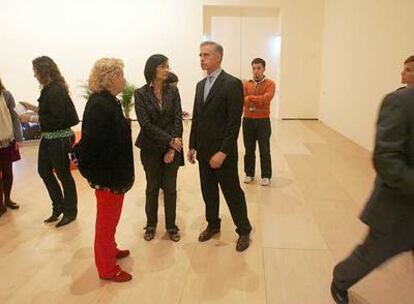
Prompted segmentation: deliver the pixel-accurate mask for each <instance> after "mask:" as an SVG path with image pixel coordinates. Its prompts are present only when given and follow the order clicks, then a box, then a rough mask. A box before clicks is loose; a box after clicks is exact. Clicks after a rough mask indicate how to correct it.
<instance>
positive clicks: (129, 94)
mask: <svg viewBox="0 0 414 304" xmlns="http://www.w3.org/2000/svg"><path fill="white" fill-rule="evenodd" d="M80 88H81V89H82V95H81V97H83V98H84V99H85V100H88V99H89V96H90V95H91V94H92V93H91V91H90V90H89V87H88V84H87V83H86V82H85V81H82V82H81V84H80ZM134 92H135V86H134V85H133V84H130V83H128V82H127V83H126V84H125V88H124V90H123V91H122V93H121V105H122V108H123V110H124V115H125V117H126V118H127V119H129V120H130V119H131V118H130V117H131V110H132V107H133V106H134V102H133V97H134Z"/></svg>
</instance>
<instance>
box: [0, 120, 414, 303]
mask: <svg viewBox="0 0 414 304" xmlns="http://www.w3.org/2000/svg"><path fill="white" fill-rule="evenodd" d="M188 128H189V123H188V122H187V123H185V131H186V134H185V138H188ZM136 133H137V130H136V128H135V129H134V136H136ZM239 149H240V160H239V169H240V176H243V165H242V159H243V146H242V141H241V140H240V146H239ZM134 151H135V168H136V184H135V186H134V188H133V189H132V190H131V192H130V193H128V194H127V197H126V200H125V204H124V210H123V214H122V217H121V222H120V224H119V227H118V233H117V239H118V244H119V245H120V247H123V248H129V249H131V252H132V254H131V257H129V258H127V259H125V260H123V261H122V262H121V266H122V267H123V268H125V269H126V270H128V271H130V272H131V273H132V274H133V275H134V279H133V280H132V281H131V282H128V283H124V284H116V283H108V282H102V281H100V280H99V279H98V278H97V275H96V270H95V265H94V259H93V247H92V245H93V233H94V218H95V198H94V195H93V192H92V190H91V189H89V187H88V185H87V183H86V182H85V181H84V180H83V179H82V178H81V176H80V175H79V173H78V172H75V173H74V174H75V179H76V183H77V187H78V193H79V217H78V220H77V221H76V222H75V223H73V224H71V225H69V226H67V227H62V228H61V229H55V228H54V226H48V225H45V224H43V222H42V220H43V219H44V218H45V217H47V216H48V215H49V213H50V201H49V198H48V196H47V193H46V190H45V188H44V186H43V184H42V182H41V180H40V178H39V177H38V176H37V173H36V159H37V146H36V145H26V146H24V147H22V149H21V152H22V156H23V160H22V161H20V162H18V163H16V165H15V187H14V192H13V197H14V199H15V200H16V201H18V202H19V203H20V204H21V206H22V207H21V209H20V210H19V211H15V212H8V213H7V214H6V215H5V216H3V217H1V218H0V257H1V259H0V273H1V274H2V278H1V280H0V303H16V304H20V303H76V304H81V303H103V304H106V303H141V304H146V303H157V304H158V303H166V304H167V303H168V304H175V303H183V304H193V303H226V304H229V303H237V304H238V303H245V304H251V303H255V304H256V303H258V304H261V303H269V304H276V303H277V304H279V303H280V304H285V303H286V304H295V303H310V304H324V303H333V302H332V300H331V299H330V296H329V283H330V280H331V273H332V267H333V266H334V264H335V263H336V262H337V261H339V260H340V259H341V258H343V257H345V256H346V255H347V254H348V253H349V252H350V251H351V250H352V249H353V247H354V246H355V245H356V244H357V243H358V242H360V241H361V240H362V238H363V237H364V235H365V232H366V228H365V227H364V226H363V225H362V224H361V223H360V222H359V221H358V214H359V212H360V210H361V208H362V206H363V205H364V203H365V199H366V197H367V196H368V195H369V192H370V190H371V187H372V181H373V178H374V176H375V173H374V172H373V170H372V166H371V161H370V154H369V153H368V152H367V151H366V150H364V149H362V148H361V147H359V146H357V145H355V144H353V143H352V142H350V141H348V140H347V139H346V138H344V137H343V136H341V135H339V134H337V133H336V132H334V131H332V130H331V129H329V128H327V127H326V126H324V125H323V124H322V123H320V122H317V121H305V122H301V121H273V136H272V158H273V168H274V174H275V177H274V178H273V180H272V184H271V186H270V187H267V188H264V187H261V186H259V183H258V179H256V181H255V182H254V183H253V184H250V185H242V187H243V188H244V190H245V193H246V197H247V201H248V208H249V216H250V219H251V222H252V224H253V226H254V231H253V233H252V238H253V242H252V246H251V248H250V249H249V250H248V251H246V252H244V253H242V254H240V253H237V252H236V251H235V250H234V246H235V242H236V238H237V236H236V234H235V232H234V226H233V224H232V221H231V217H230V215H229V212H228V209H227V206H226V204H225V202H224V200H222V202H223V203H222V206H221V210H222V215H223V225H222V232H221V234H220V236H218V237H216V238H215V239H213V240H211V241H209V242H207V243H203V244H200V243H199V242H198V241H197V236H198V233H199V232H200V231H201V230H202V229H203V227H204V226H205V222H204V204H203V202H202V198H201V192H200V184H199V179H198V169H197V166H192V165H189V164H187V165H186V166H185V167H184V168H182V169H181V170H180V172H179V183H178V191H179V192H178V210H177V214H178V224H179V226H180V228H181V230H182V240H181V241H180V242H179V243H176V244H175V243H172V242H171V241H169V240H168V239H167V238H166V237H165V235H164V230H163V224H164V220H163V210H162V209H163V208H160V215H159V216H160V225H159V229H158V234H157V236H156V239H155V240H154V241H152V242H150V243H148V242H145V241H144V240H143V239H142V232H143V231H142V228H143V227H144V225H145V212H144V198H145V192H144V189H145V179H144V172H143V170H142V166H141V164H140V161H139V153H138V150H137V149H135V148H134ZM258 172H259V173H260V170H258ZM413 273H414V271H413V260H412V257H411V255H410V254H404V255H401V256H399V257H397V258H395V259H394V260H392V261H390V262H389V263H387V264H386V265H384V266H383V267H381V268H380V269H378V270H376V271H374V272H373V273H372V274H371V275H369V276H368V277H367V278H366V279H365V280H363V281H362V282H360V283H359V284H357V285H356V286H355V287H354V288H353V289H352V298H353V303H360V304H367V303H371V304H373V303H375V304H394V303H395V304H397V303H398V304H405V303H407V304H408V303H414V302H413V299H414V288H413V287H414V280H413Z"/></svg>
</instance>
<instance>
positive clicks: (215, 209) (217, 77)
mask: <svg viewBox="0 0 414 304" xmlns="http://www.w3.org/2000/svg"><path fill="white" fill-rule="evenodd" d="M222 59H223V47H222V46H220V45H219V44H217V43H215V42H211V41H206V42H203V43H202V44H201V45H200V62H201V68H202V69H203V70H205V71H207V77H206V78H204V79H203V80H202V81H200V82H199V83H198V84H197V87H196V95H195V100H194V109H193V120H192V125H191V133H190V151H189V152H188V160H189V162H190V163H193V164H194V163H195V159H196V158H197V160H198V162H199V170H200V180H201V189H202V194H203V199H204V202H205V204H206V219H207V222H208V226H207V228H206V229H205V230H204V231H203V232H202V233H201V234H200V236H199V241H200V242H205V241H208V240H209V239H211V238H212V237H213V236H214V235H215V234H217V233H219V232H220V217H219V185H220V188H221V189H222V191H223V194H224V197H225V199H226V201H227V204H228V206H229V209H230V212H231V216H232V218H233V221H234V223H235V224H236V226H237V229H236V232H237V233H238V234H239V239H238V241H237V245H236V250H237V251H244V250H246V249H247V248H248V247H249V244H250V231H251V229H252V228H251V225H250V222H249V219H248V217H247V207H246V199H245V196H244V192H243V190H242V189H241V187H240V180H239V174H238V169H237V164H238V148H237V139H238V136H239V130H240V124H241V116H242V111H243V85H242V83H241V81H240V80H239V79H237V78H235V77H233V76H231V75H229V74H227V73H226V72H225V71H223V70H222V69H221V61H222Z"/></svg>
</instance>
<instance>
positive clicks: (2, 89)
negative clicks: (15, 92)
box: [0, 79, 6, 94]
mask: <svg viewBox="0 0 414 304" xmlns="http://www.w3.org/2000/svg"><path fill="white" fill-rule="evenodd" d="M5 89H6V88H5V87H4V86H3V83H2V82H1V79H0V94H1V93H3V91H4V90H5Z"/></svg>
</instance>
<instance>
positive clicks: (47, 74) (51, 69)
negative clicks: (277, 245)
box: [32, 56, 69, 92]
mask: <svg viewBox="0 0 414 304" xmlns="http://www.w3.org/2000/svg"><path fill="white" fill-rule="evenodd" d="M32 64H33V68H34V70H35V71H36V73H37V75H38V76H39V78H40V79H39V81H40V83H41V85H42V86H46V85H48V84H49V83H51V82H57V83H58V84H59V85H60V86H61V87H62V88H63V89H64V90H65V91H66V92H69V87H68V85H67V84H66V81H65V78H63V76H62V74H60V71H59V68H58V66H57V65H56V63H55V62H54V61H53V60H52V58H50V57H48V56H41V57H37V58H36V59H34V60H33V61H32Z"/></svg>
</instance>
